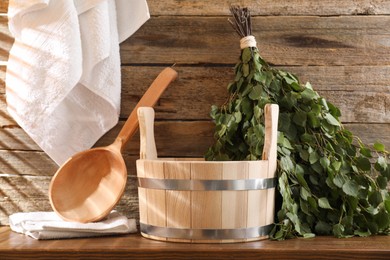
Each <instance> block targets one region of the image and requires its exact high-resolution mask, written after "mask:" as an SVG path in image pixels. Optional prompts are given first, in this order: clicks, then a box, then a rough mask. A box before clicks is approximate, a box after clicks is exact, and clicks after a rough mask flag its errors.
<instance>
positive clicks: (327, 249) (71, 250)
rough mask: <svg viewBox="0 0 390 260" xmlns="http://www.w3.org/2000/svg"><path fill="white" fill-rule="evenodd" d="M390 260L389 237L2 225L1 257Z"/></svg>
mask: <svg viewBox="0 0 390 260" xmlns="http://www.w3.org/2000/svg"><path fill="white" fill-rule="evenodd" d="M110 258H111V259H155V260H156V259H278V260H281V259H333V260H337V259H356V260H357V259H364V260H366V259H390V236H373V237H368V238H348V239H337V238H333V237H316V238H312V239H290V240H286V241H270V240H263V241H257V242H248V243H237V244H182V243H170V242H159V241H154V240H149V239H146V238H143V237H141V236H140V235H139V234H132V235H126V236H116V237H102V238H89V239H87V238H83V239H65V240H41V241H38V240H35V239H32V238H29V237H27V236H24V235H21V234H17V233H14V232H12V231H10V229H9V228H8V227H0V259H2V260H5V259H105V260H106V259H110Z"/></svg>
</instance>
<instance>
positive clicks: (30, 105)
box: [6, 0, 149, 165]
mask: <svg viewBox="0 0 390 260" xmlns="http://www.w3.org/2000/svg"><path fill="white" fill-rule="evenodd" d="M8 17H9V28H10V31H11V33H12V34H13V36H14V37H15V42H14V45H13V47H12V49H11V51H10V56H9V60H8V65H7V72H6V95H7V104H8V112H9V113H10V115H11V116H12V117H13V118H14V119H15V120H16V122H17V123H18V124H19V125H20V126H21V127H22V128H23V129H24V130H25V131H26V132H27V134H29V135H30V137H31V138H32V139H33V140H34V141H35V142H36V143H37V144H38V145H39V146H40V147H41V148H42V149H43V150H44V151H45V152H46V153H47V154H48V155H49V156H50V157H51V158H52V159H53V160H54V161H55V162H56V163H57V164H59V165H61V164H62V163H63V162H65V161H66V160H67V159H68V158H69V157H71V156H72V155H73V154H74V153H76V152H79V151H82V150H86V149H88V148H90V147H91V146H93V145H94V143H95V142H96V141H97V140H98V139H99V138H100V137H101V136H102V135H103V134H105V133H106V132H107V131H108V130H109V129H111V128H112V127H113V126H115V125H116V124H117V122H118V117H119V110H120V93H121V73H120V56H119V43H120V42H121V41H123V40H125V39H126V38H128V37H129V36H130V35H131V34H132V33H134V32H135V31H136V30H137V29H138V28H139V27H140V26H141V25H142V24H143V23H144V22H145V21H146V20H147V19H149V10H148V6H147V3H146V0H126V1H125V0H32V1H24V0H10V1H9V10H8Z"/></svg>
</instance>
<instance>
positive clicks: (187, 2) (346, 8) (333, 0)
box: [148, 0, 390, 16]
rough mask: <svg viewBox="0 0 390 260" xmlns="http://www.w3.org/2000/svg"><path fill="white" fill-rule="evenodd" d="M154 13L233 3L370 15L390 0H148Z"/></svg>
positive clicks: (216, 9)
mask: <svg viewBox="0 0 390 260" xmlns="http://www.w3.org/2000/svg"><path fill="white" fill-rule="evenodd" d="M148 3H149V7H150V12H151V14H152V15H172V14H174V15H204V16H209V15H229V7H230V5H231V4H234V5H241V6H246V7H249V8H250V9H251V13H252V15H326V16H329V15H359V14H363V15H367V14H388V13H389V11H390V3H389V2H388V1H385V0H376V1H369V0H359V1H354V0H345V1H342V2H340V1H337V0H327V1H315V2H314V1H311V0H299V1H294V2H286V1H284V0H262V1H258V0H239V1H238V0H228V1H209V0H200V1H199V0H182V1H177V0H165V1H159V0H149V1H148Z"/></svg>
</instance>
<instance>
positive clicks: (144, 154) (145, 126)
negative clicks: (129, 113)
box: [137, 107, 157, 160]
mask: <svg viewBox="0 0 390 260" xmlns="http://www.w3.org/2000/svg"><path fill="white" fill-rule="evenodd" d="M137 114H138V122H139V130H140V158H141V159H148V160H155V159H157V149H156V142H155V140H154V109H153V108H152V107H139V108H138V110H137Z"/></svg>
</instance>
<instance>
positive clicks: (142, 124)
mask: <svg viewBox="0 0 390 260" xmlns="http://www.w3.org/2000/svg"><path fill="white" fill-rule="evenodd" d="M137 114H138V121H139V129H140V158H141V159H148V160H154V159H157V149H156V143H155V139H154V109H153V108H152V107H140V108H138V110H137ZM264 115H265V123H264V124H265V136H264V148H263V154H262V159H263V160H269V161H270V164H275V167H276V158H277V139H278V117H279V106H278V105H276V104H266V105H265V107H264ZM272 162H274V163H272Z"/></svg>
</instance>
